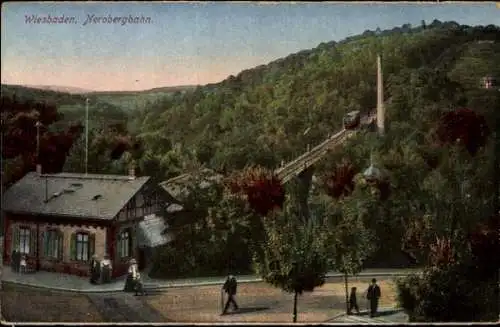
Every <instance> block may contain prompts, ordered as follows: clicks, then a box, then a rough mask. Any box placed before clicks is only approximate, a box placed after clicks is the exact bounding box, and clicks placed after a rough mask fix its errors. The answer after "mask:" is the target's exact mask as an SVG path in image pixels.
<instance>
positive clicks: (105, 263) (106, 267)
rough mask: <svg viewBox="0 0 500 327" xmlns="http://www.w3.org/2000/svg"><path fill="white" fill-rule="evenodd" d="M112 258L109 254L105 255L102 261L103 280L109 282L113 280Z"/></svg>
mask: <svg viewBox="0 0 500 327" xmlns="http://www.w3.org/2000/svg"><path fill="white" fill-rule="evenodd" d="M112 269H113V267H112V266H111V260H110V259H109V255H107V254H106V255H104V259H103V260H102V261H101V271H102V282H103V283H109V282H111V275H112Z"/></svg>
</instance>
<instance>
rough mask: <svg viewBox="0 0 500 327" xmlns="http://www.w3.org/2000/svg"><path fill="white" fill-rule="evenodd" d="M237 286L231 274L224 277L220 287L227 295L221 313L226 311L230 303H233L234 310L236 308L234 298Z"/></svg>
mask: <svg viewBox="0 0 500 327" xmlns="http://www.w3.org/2000/svg"><path fill="white" fill-rule="evenodd" d="M237 288H238V282H237V281H236V278H235V277H234V276H232V275H229V276H228V277H227V279H226V282H225V283H224V286H222V289H223V290H224V291H225V292H226V293H227V295H228V297H227V301H226V305H225V306H224V310H223V311H222V314H223V315H225V314H226V313H227V310H228V309H229V305H230V304H232V305H233V308H234V310H238V304H237V303H236V301H235V300H234V296H235V295H236V289H237Z"/></svg>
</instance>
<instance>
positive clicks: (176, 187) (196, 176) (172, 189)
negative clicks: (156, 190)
mask: <svg viewBox="0 0 500 327" xmlns="http://www.w3.org/2000/svg"><path fill="white" fill-rule="evenodd" d="M223 178H224V176H223V175H221V174H217V173H216V172H214V171H213V170H211V169H207V168H205V169H202V170H200V171H197V172H193V173H186V174H181V175H179V176H176V177H174V178H171V179H169V180H166V181H164V182H161V183H160V186H161V187H163V188H164V189H165V191H167V192H168V193H169V194H170V195H172V196H173V197H174V198H175V199H177V200H178V201H182V200H183V199H184V198H185V197H187V196H188V195H189V185H193V184H195V183H197V182H198V183H199V184H198V187H200V188H202V189H205V188H207V187H209V186H211V185H212V184H214V183H220V182H221V181H222V180H223Z"/></svg>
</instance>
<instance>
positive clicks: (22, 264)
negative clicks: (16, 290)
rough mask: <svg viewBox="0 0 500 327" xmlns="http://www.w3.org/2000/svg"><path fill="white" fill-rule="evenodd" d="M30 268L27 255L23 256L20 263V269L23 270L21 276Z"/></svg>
mask: <svg viewBox="0 0 500 327" xmlns="http://www.w3.org/2000/svg"><path fill="white" fill-rule="evenodd" d="M27 267H28V257H27V256H26V254H22V255H21V261H20V262H19V269H20V270H21V274H24V273H26V271H27Z"/></svg>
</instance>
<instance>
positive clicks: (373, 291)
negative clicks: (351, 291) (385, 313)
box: [366, 278, 380, 318]
mask: <svg viewBox="0 0 500 327" xmlns="http://www.w3.org/2000/svg"><path fill="white" fill-rule="evenodd" d="M366 298H367V299H368V300H369V301H370V317H372V318H373V317H375V315H376V314H377V308H378V300H379V299H380V287H379V286H378V285H377V280H376V279H375V278H373V279H372V284H371V285H370V287H368V292H367V294H366Z"/></svg>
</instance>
